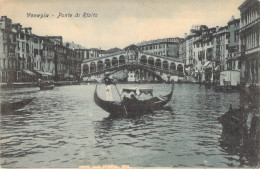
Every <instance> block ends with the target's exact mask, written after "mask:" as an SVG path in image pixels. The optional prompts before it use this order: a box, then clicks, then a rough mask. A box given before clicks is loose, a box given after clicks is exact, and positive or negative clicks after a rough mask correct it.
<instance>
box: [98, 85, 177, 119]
mask: <svg viewBox="0 0 260 169" xmlns="http://www.w3.org/2000/svg"><path fill="white" fill-rule="evenodd" d="M131 90H132V91H133V90H134V89H123V92H124V91H128V92H131ZM139 92H140V93H150V94H151V90H147V89H144V90H141V89H139ZM172 94H173V86H172V89H171V92H170V93H169V94H167V95H165V96H161V97H152V98H150V99H146V100H139V99H137V98H135V97H132V98H127V97H124V98H123V99H122V101H121V102H119V101H106V100H103V99H101V98H100V97H99V96H98V94H97V85H96V89H95V93H94V101H95V103H96V104H97V105H98V106H99V107H100V108H102V109H103V110H105V111H107V112H108V113H110V115H112V116H122V115H127V116H133V115H139V114H143V113H148V112H152V111H154V110H158V109H161V108H162V107H163V106H164V105H166V104H167V103H168V102H169V101H170V100H171V98H172ZM132 96H133V95H132Z"/></svg>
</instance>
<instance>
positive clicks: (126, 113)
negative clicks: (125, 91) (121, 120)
mask: <svg viewBox="0 0 260 169" xmlns="http://www.w3.org/2000/svg"><path fill="white" fill-rule="evenodd" d="M114 85H115V87H116V91H117V93H118V95H119V96H120V100H121V101H122V98H121V94H120V93H119V90H118V88H117V86H116V84H114ZM123 107H124V109H125V114H126V115H127V111H126V108H125V105H123Z"/></svg>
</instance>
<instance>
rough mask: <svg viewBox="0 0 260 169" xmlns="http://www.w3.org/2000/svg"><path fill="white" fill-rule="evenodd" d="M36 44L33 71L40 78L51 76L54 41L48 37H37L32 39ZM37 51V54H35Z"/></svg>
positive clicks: (53, 59) (53, 65) (53, 73)
mask: <svg viewBox="0 0 260 169" xmlns="http://www.w3.org/2000/svg"><path fill="white" fill-rule="evenodd" d="M34 42H35V44H38V45H37V46H38V47H39V51H38V50H37V49H35V53H34V55H35V57H36V62H35V68H34V69H35V71H36V72H37V73H38V76H39V77H40V78H42V79H48V78H53V77H54V75H55V63H54V62H55V48H54V43H53V42H52V41H51V40H50V39H48V37H37V36H35V39H34ZM37 53H38V55H37Z"/></svg>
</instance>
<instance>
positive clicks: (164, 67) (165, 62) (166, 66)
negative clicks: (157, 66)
mask: <svg viewBox="0 0 260 169" xmlns="http://www.w3.org/2000/svg"><path fill="white" fill-rule="evenodd" d="M163 69H169V63H168V61H167V60H164V61H163Z"/></svg>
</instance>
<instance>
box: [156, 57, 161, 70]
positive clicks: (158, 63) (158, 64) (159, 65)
mask: <svg viewBox="0 0 260 169" xmlns="http://www.w3.org/2000/svg"><path fill="white" fill-rule="evenodd" d="M155 66H156V67H158V68H161V67H162V62H161V60H160V59H156V61H155Z"/></svg>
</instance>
